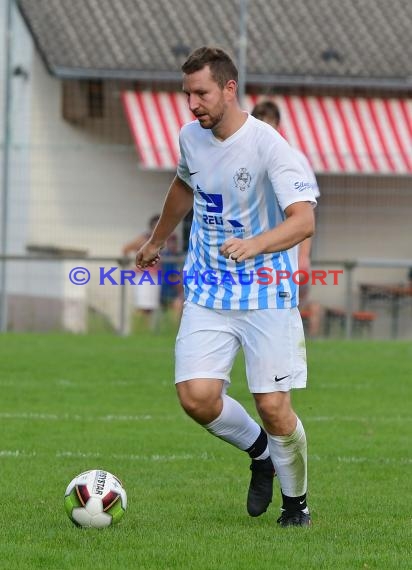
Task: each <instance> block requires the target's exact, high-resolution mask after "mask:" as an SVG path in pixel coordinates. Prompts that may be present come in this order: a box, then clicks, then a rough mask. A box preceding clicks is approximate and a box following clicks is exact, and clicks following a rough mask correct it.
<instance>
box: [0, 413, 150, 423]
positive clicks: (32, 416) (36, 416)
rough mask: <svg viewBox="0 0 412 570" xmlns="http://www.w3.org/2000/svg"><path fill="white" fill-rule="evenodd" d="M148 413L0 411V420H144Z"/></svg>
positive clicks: (146, 419) (148, 415)
mask: <svg viewBox="0 0 412 570" xmlns="http://www.w3.org/2000/svg"><path fill="white" fill-rule="evenodd" d="M152 419H153V417H152V416H151V415H150V414H144V415H137V416H132V415H130V416H129V415H116V414H108V415H106V416H81V415H80V414H61V415H59V414H41V413H38V412H17V413H9V412H0V420H36V421H54V422H62V421H76V422H96V421H99V422H144V421H148V420H152Z"/></svg>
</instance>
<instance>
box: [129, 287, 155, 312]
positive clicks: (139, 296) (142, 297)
mask: <svg viewBox="0 0 412 570" xmlns="http://www.w3.org/2000/svg"><path fill="white" fill-rule="evenodd" d="M160 287H161V286H160V285H151V284H150V283H149V282H145V283H141V284H140V285H134V286H133V292H134V305H135V307H136V309H144V310H147V311H149V310H155V309H158V308H159V307H160Z"/></svg>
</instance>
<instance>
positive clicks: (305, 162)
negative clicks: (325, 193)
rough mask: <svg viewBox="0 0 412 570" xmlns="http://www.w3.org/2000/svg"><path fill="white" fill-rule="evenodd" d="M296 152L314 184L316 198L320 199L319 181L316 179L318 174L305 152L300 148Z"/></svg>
mask: <svg viewBox="0 0 412 570" xmlns="http://www.w3.org/2000/svg"><path fill="white" fill-rule="evenodd" d="M295 151H296V154H297V157H298V158H299V159H300V161H301V163H302V166H303V168H304V170H305V172H306V174H307V176H308V178H309V180H310V182H311V184H312V190H313V193H314V194H315V198H316V199H318V198H319V196H320V190H319V185H318V181H317V180H316V176H315V173H314V172H313V168H312V166H311V164H310V162H309V160H308V159H307V157H306V156H305V155H304V154H303V152H301V151H300V150H296V149H295Z"/></svg>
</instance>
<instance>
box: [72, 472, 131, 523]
mask: <svg viewBox="0 0 412 570" xmlns="http://www.w3.org/2000/svg"><path fill="white" fill-rule="evenodd" d="M64 506H65V509H66V512H67V514H68V516H69V518H70V520H71V521H72V522H73V523H74V524H75V525H76V526H81V527H94V528H105V527H107V526H110V525H111V524H115V523H117V522H119V520H120V519H121V518H122V517H123V515H124V513H125V510H126V507H127V495H126V491H125V490H124V489H123V485H122V484H121V482H120V481H119V479H118V478H117V477H115V476H114V475H112V474H111V473H109V472H108V471H103V470H101V469H94V470H92V471H85V472H84V473H80V475H77V477H75V478H74V479H73V481H70V483H69V486H68V487H67V489H66V493H65V495H64Z"/></svg>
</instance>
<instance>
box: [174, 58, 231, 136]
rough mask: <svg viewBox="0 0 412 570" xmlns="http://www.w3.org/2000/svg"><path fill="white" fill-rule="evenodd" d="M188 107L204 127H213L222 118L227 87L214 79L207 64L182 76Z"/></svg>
mask: <svg viewBox="0 0 412 570" xmlns="http://www.w3.org/2000/svg"><path fill="white" fill-rule="evenodd" d="M183 91H184V92H185V93H186V96H187V101H188V104H189V109H190V110H191V111H192V113H193V114H194V115H195V117H196V118H197V119H198V120H199V123H200V126H201V127H203V128H204V129H214V128H215V127H216V126H217V125H218V124H219V123H220V122H221V120H222V118H223V116H224V114H225V111H226V108H227V102H228V95H230V93H227V88H226V87H224V88H223V89H222V88H221V87H219V85H218V84H217V83H216V81H214V79H213V78H212V76H211V73H210V69H209V66H206V67H204V68H203V69H201V70H199V71H195V72H194V73H190V74H185V75H184V77H183Z"/></svg>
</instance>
